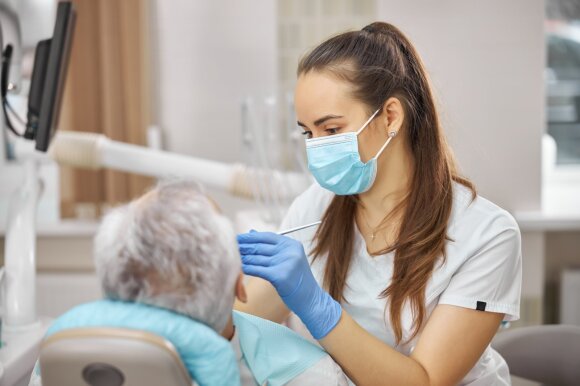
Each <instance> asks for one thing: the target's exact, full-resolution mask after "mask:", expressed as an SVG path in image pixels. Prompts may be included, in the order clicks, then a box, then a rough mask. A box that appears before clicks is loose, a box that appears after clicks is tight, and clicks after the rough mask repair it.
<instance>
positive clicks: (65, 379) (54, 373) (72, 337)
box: [39, 328, 192, 386]
mask: <svg viewBox="0 0 580 386" xmlns="http://www.w3.org/2000/svg"><path fill="white" fill-rule="evenodd" d="M39 363H40V371H41V374H42V385H43V386H78V385H90V386H159V385H164V386H191V385H192V380H191V378H190V376H189V374H188V372H187V370H186V368H185V366H184V364H183V362H182V361H181V359H180V357H179V354H178V353H177V351H176V349H175V347H174V346H173V345H172V344H171V343H170V342H168V341H167V340H165V339H163V338H162V337H160V336H158V335H155V334H152V333H149V332H145V331H137V330H129V329H122V328H77V329H71V330H65V331H61V332H58V333H56V334H54V335H52V336H50V337H48V338H47V339H46V340H45V341H44V342H43V344H42V347H41V350H40V359H39Z"/></svg>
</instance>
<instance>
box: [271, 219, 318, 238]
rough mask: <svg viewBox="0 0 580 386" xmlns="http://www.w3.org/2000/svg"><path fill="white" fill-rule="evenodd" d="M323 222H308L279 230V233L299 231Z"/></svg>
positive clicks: (285, 233)
mask: <svg viewBox="0 0 580 386" xmlns="http://www.w3.org/2000/svg"><path fill="white" fill-rule="evenodd" d="M321 223H322V221H316V222H313V223H311V224H306V225H301V226H299V227H295V228H290V229H286V230H284V231H281V232H278V234H279V235H287V234H288V233H292V232H297V231H300V230H302V229H306V228H310V227H313V226H316V225H320V224H321Z"/></svg>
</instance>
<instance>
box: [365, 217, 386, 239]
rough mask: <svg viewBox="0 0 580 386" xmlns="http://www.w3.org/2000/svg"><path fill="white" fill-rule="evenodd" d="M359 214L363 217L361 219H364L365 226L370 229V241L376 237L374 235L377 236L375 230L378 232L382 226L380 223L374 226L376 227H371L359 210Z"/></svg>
mask: <svg viewBox="0 0 580 386" xmlns="http://www.w3.org/2000/svg"><path fill="white" fill-rule="evenodd" d="M361 216H362V217H363V220H364V221H365V223H366V224H367V228H368V229H369V230H371V233H370V236H371V241H375V238H376V236H377V232H378V231H380V230H382V229H383V228H384V226H383V227H381V224H379V225H378V226H376V227H374V228H373V227H371V225H370V224H369V221H368V220H367V218H366V216H364V215H363V214H362V212H361Z"/></svg>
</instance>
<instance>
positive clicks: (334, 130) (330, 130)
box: [324, 127, 340, 135]
mask: <svg viewBox="0 0 580 386" xmlns="http://www.w3.org/2000/svg"><path fill="white" fill-rule="evenodd" d="M338 130H340V129H339V128H338V127H332V128H330V129H326V130H324V131H326V132H327V133H328V134H329V135H332V134H336V133H338Z"/></svg>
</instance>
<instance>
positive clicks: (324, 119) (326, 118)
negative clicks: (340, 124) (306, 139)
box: [296, 115, 343, 127]
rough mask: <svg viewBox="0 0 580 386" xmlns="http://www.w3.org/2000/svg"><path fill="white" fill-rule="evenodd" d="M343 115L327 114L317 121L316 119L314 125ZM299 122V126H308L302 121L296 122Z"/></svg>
mask: <svg viewBox="0 0 580 386" xmlns="http://www.w3.org/2000/svg"><path fill="white" fill-rule="evenodd" d="M342 117H343V116H342V115H325V116H324V117H322V118H319V119H317V120H316V121H314V126H320V125H322V124H323V123H324V122H326V121H328V120H329V119H336V118H342ZM296 123H297V124H298V126H301V127H306V125H305V124H304V123H302V122H300V121H297V122H296Z"/></svg>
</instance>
